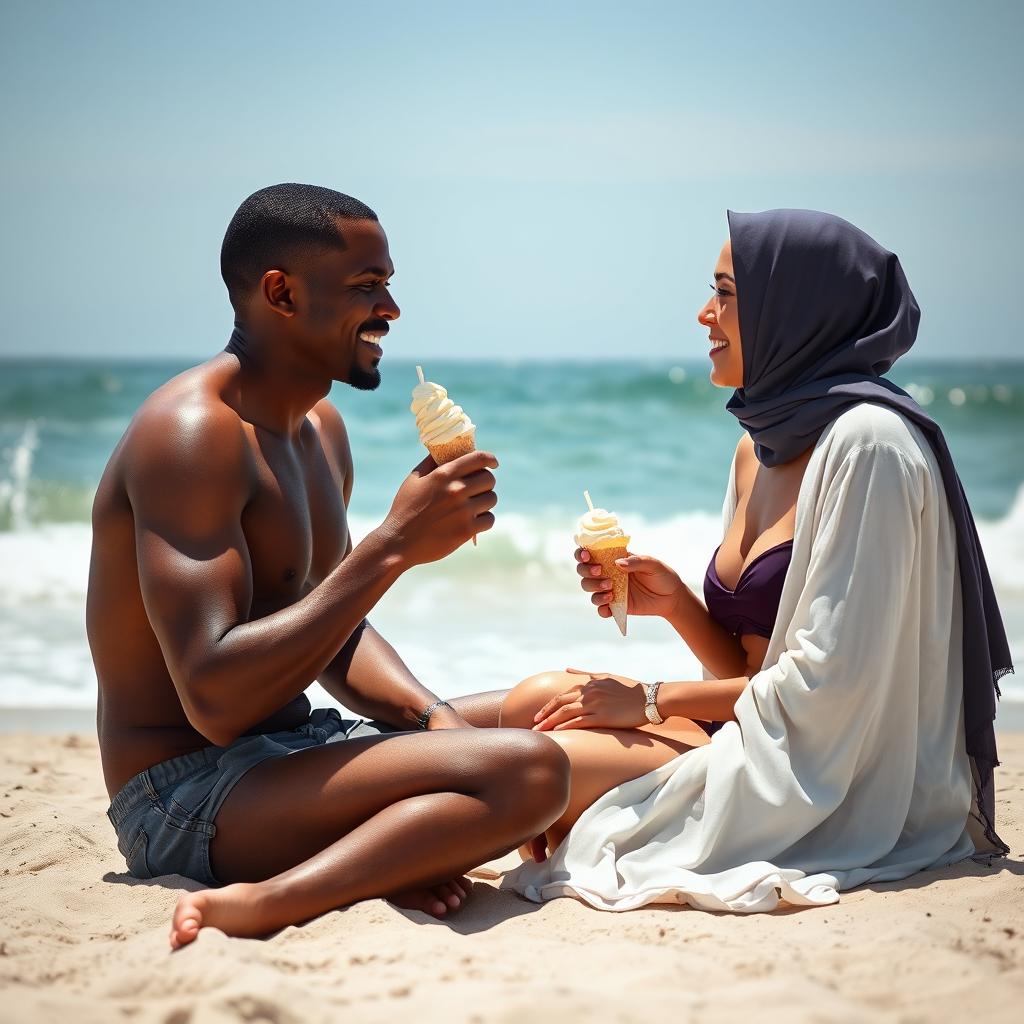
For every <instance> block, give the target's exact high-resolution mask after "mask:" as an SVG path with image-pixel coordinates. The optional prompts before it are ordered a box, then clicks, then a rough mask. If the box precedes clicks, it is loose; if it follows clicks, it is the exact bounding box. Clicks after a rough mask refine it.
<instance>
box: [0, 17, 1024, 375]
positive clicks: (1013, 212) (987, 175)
mask: <svg viewBox="0 0 1024 1024" xmlns="http://www.w3.org/2000/svg"><path fill="white" fill-rule="evenodd" d="M1022 46H1024V4H1020V3H1018V2H1015V0H1005V2H982V0H978V2H972V3H970V4H967V3H963V2H956V3H947V2H944V0H935V2H924V0H922V2H900V0H885V2H877V0H861V2H859V3H857V4H839V3H821V2H820V0H819V2H816V3H808V2H791V0H773V2H772V3H765V2H745V0H733V2H730V3H728V4H725V3H715V2H712V0H708V2H703V3H700V4H697V3H690V2H680V0H677V2H674V3H672V2H665V3H654V2H643V0H634V2H631V3H629V4H626V3H621V2H620V3H604V2H600V0H596V2H589V3H583V2H577V3H561V2H558V0H546V2H541V3H534V2H532V0H517V2H516V3H515V4H508V5H497V4H481V3H455V2H444V0H438V2H432V3H414V2H405V0H389V2H388V3H387V4H367V3H360V4H351V3H343V2H338V3H309V2H302V0H294V2H292V3H290V4H287V5H281V4H279V3H262V2H239V3H235V2H211V0H204V2H192V0H179V2H177V3H174V4H167V3H166V2H160V3H153V2H149V0H131V2H125V3H112V2H103V0H93V2H91V3H88V4H85V3H61V2H53V0H39V2H34V3H14V2H13V0H0V89H2V95H3V96H4V97H5V103H4V104H3V109H2V110H0V132H2V139H3V145H2V147H0V186H2V187H0V218H2V223H3V233H2V242H0V246H2V248H0V303H2V309H3V311H4V316H3V320H2V324H0V356H36V357H38V356H51V355H53V356H58V355H62V356H90V357H104V358H108V357H115V356H131V357H135V358H174V359H179V358H180V359H192V358H200V357H204V356H206V355H209V354H212V353H213V352H215V351H217V350H218V349H219V348H221V347H222V346H223V344H224V342H225V341H226V339H227V336H228V334H229V332H230V328H231V310H230V307H229V305H228V303H227V298H226V293H225V291H224V288H223V284H222V282H221V280H220V276H219V263H218V257H219V250H220V243H221V239H222V237H223V233H224V229H225V227H226V226H227V223H228V221H229V220H230V218H231V216H232V214H233V213H234V210H235V209H236V207H237V206H238V204H239V203H240V202H241V201H242V200H243V199H244V198H245V197H246V196H247V195H248V194H250V193H251V192H253V191H255V190H256V189H258V188H261V187H263V186H265V185H269V184H273V183H275V182H278V181H308V182H314V183H316V184H321V185H327V186H330V187H332V188H337V189H339V190H340V191H343V192H348V193H350V194H352V195H355V196H357V197H358V198H360V199H362V200H363V201H364V202H366V203H368V204H369V205H370V206H372V207H373V208H374V209H375V210H376V211H377V213H378V215H379V216H380V219H381V222H382V224H383V226H384V228H385V230H386V231H387V233H388V237H389V240H390V245H391V254H392V257H393V259H394V262H395V265H396V268H397V274H396V276H395V279H394V286H393V293H394V295H395V297H396V299H397V300H398V302H399V304H400V305H401V307H402V311H403V312H402V319H401V321H400V322H399V324H397V325H396V327H395V329H394V330H393V331H392V334H391V344H390V345H389V351H390V352H391V353H394V354H395V355H396V356H398V357H401V358H416V359H423V358H428V357H431V356H434V357H442V356H443V357H450V358H484V357H486V358H499V359H507V360H519V359H525V358H558V359H565V358H571V359H617V358H618V359H621V358H632V357H635V356H637V355H642V356H644V357H646V358H652V359H680V360H681V359H685V358H692V357H702V356H703V354H704V352H705V349H706V341H705V335H706V331H703V330H702V329H701V328H700V327H699V326H698V325H697V323H696V320H695V313H696V310H697V309H698V308H699V307H700V306H701V305H702V304H703V303H704V301H705V299H706V296H707V293H708V287H707V282H708V280H709V279H710V274H711V272H712V270H713V267H714V262H715V259H716V257H717V254H718V250H719V248H720V246H721V243H722V242H723V241H724V239H725V234H726V220H725V212H726V210H727V209H736V210H758V209H769V208H773V207H807V208H812V209H823V210H828V211H830V212H832V213H836V214H839V215H840V216H843V217H846V218H847V219H849V220H852V221H853V222H854V223H856V224H857V225H858V226H860V227H862V228H864V230H866V231H867V232H868V233H869V234H871V235H873V236H874V237H875V238H877V239H878V240H879V241H880V242H881V243H882V244H883V245H885V246H887V247H888V248H890V249H892V250H894V251H895V252H897V253H898V254H899V256H900V258H901V261H902V263H903V265H904V268H905V270H906V272H907V276H908V278H909V280H910V282H911V285H912V287H913V288H914V291H915V293H916V295H917V297H918V300H919V302H920V304H921V306H922V309H923V320H922V326H921V333H920V335H919V341H918V345H917V348H916V349H915V353H916V354H917V355H918V356H925V357H956V358H966V359H977V358H987V357H1008V356H1010V357H1017V356H1019V355H1020V354H1021V353H1022V352H1024V344H1022V336H1021V335H1022V332H1021V330H1020V327H1019V326H1018V323H1017V317H1016V315H1015V314H1014V312H1013V302H1014V300H1015V297H1016V296H1017V295H1018V294H1019V293H1020V284H1019V280H1020V275H1021V270H1022V265H1021V264H1022V258H1021V247H1020V242H1019V240H1020V239H1021V238H1024V199H1022V195H1021V192H1022V190H1021V181H1022V178H1024V173H1022V172H1024V114H1022V111H1021V100H1020V97H1021V96H1022V95H1024V71H1022V67H1024V64H1022V61H1021V59H1020V53H1021V51H1022Z"/></svg>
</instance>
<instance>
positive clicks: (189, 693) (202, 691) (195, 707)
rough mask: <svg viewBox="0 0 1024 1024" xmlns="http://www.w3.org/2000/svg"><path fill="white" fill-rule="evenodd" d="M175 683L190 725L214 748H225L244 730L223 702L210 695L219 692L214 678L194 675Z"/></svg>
mask: <svg viewBox="0 0 1024 1024" xmlns="http://www.w3.org/2000/svg"><path fill="white" fill-rule="evenodd" d="M176 684H177V685H176V687H175V688H176V689H177V691H178V696H179V699H180V700H181V706H182V709H183V710H184V712H185V717H186V718H188V721H189V725H191V726H192V728H193V729H195V730H196V732H198V733H199V734H200V735H201V736H203V737H205V738H206V739H208V740H209V741H210V742H211V743H212V744H213V745H214V746H215V747H226V746H228V745H230V744H231V743H234V741H235V740H237V739H238V737H239V736H241V735H242V733H243V732H245V727H244V726H242V725H241V724H240V723H238V722H237V721H233V720H232V719H231V718H230V717H229V715H228V714H227V713H226V709H225V708H224V707H223V706H222V705H221V704H220V702H218V701H216V700H214V699H212V698H211V696H210V695H211V693H213V692H216V684H215V683H214V682H213V681H212V680H210V679H204V678H203V677H201V676H195V675H191V676H190V677H189V679H188V680H187V681H183V682H182V683H177V681H176Z"/></svg>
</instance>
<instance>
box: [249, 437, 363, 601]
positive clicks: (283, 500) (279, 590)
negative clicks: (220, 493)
mask: <svg viewBox="0 0 1024 1024" xmlns="http://www.w3.org/2000/svg"><path fill="white" fill-rule="evenodd" d="M256 449H257V450H256V451H255V452H254V456H255V457H254V469H255V479H254V486H253V491H252V494H251V496H250V499H249V501H248V503H247V504H246V507H245V511H244V512H243V514H242V529H243V532H244V534H245V539H246V544H247V546H248V552H247V553H246V554H247V555H248V558H249V561H250V569H251V574H252V584H253V608H252V611H251V615H253V616H256V615H263V614H267V613H268V612H269V611H271V610H274V609H275V608H280V607H284V606H285V605H287V604H290V603H292V602H293V601H295V600H297V599H298V598H299V597H301V596H302V594H303V593H304V592H305V591H306V590H307V589H308V588H309V587H311V586H315V585H316V584H317V583H319V582H320V581H321V580H322V579H323V578H324V577H325V576H326V575H328V573H330V572H331V570H332V569H334V567H335V566H336V565H337V564H338V563H339V562H340V561H341V560H342V558H344V556H345V551H346V548H347V545H348V537H349V533H348V521H347V517H346V514H345V502H344V498H343V494H344V484H345V481H344V479H343V476H342V472H341V469H340V468H339V466H338V465H337V464H336V463H335V462H334V460H333V459H332V458H331V457H330V456H329V454H328V453H327V452H325V451H324V450H323V448H322V447H321V446H320V444H319V443H317V444H315V445H307V446H305V447H303V446H288V445H283V444H271V443H266V442H264V443H263V444H262V445H259V444H258V445H257V446H256Z"/></svg>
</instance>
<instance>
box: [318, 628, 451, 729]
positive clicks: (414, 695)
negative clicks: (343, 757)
mask: <svg viewBox="0 0 1024 1024" xmlns="http://www.w3.org/2000/svg"><path fill="white" fill-rule="evenodd" d="M318 678H319V681H320V685H321V686H322V687H323V688H324V689H325V690H326V691H327V692H328V693H329V694H330V695H331V696H332V697H334V699H335V700H338V701H340V702H341V703H342V704H344V705H345V707H346V708H349V709H350V710H352V711H355V712H356V713H357V714H360V715H365V716H366V717H367V718H375V719H377V720H379V721H382V722H387V723H388V724H390V725H395V726H398V727H399V728H403V729H415V728H416V727H417V725H418V722H419V717H420V715H421V714H422V713H423V710H424V708H426V707H427V706H428V705H430V704H433V703H434V701H436V700H437V697H436V696H435V695H434V694H433V693H431V692H430V691H429V690H428V689H427V688H426V687H425V686H423V684H422V683H420V682H419V681H418V680H417V679H416V677H415V676H414V675H413V674H412V672H410V671H409V668H408V667H407V666H406V664H405V662H403V661H402V659H401V658H400V657H399V656H398V652H397V651H396V650H395V649H394V648H393V647H392V646H391V644H389V643H388V642H387V640H385V639H384V638H383V637H382V636H381V635H380V634H379V633H378V632H377V631H376V630H375V629H374V628H373V626H371V625H370V623H369V622H363V623H361V624H360V625H359V626H357V627H356V630H355V632H354V633H353V634H352V636H351V637H350V638H349V639H348V642H347V643H346V644H345V646H344V647H342V649H341V650H340V651H339V652H338V655H337V657H336V658H334V660H333V661H332V662H331V663H330V665H328V666H327V668H326V669H325V670H324V671H323V672H322V673H321V674H320V675H319V677H318Z"/></svg>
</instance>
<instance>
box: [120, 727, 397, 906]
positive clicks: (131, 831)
mask: <svg viewBox="0 0 1024 1024" xmlns="http://www.w3.org/2000/svg"><path fill="white" fill-rule="evenodd" d="M398 731H399V730H398V729H395V728H394V727H393V726H390V725H387V724H385V723H384V722H367V721H364V720H362V719H351V718H342V717H341V715H340V714H339V713H338V712H337V711H336V710H335V709H334V708H317V709H316V710H314V711H313V712H312V713H311V714H310V716H309V719H308V721H306V723H305V724H303V725H300V726H299V727H298V728H297V729H288V730H286V731H284V732H271V733H260V734H258V735H255V736H240V737H239V738H238V739H237V740H235V742H234V743H232V744H230V745H229V746H227V747H204V748H203V749H202V750H195V751H193V752H192V753H191V754H182V755H181V756H180V757H172V758H171V759H170V760H168V761H161V762H160V763H159V764H155V765H153V767H152V768H147V769H146V770H145V771H144V772H139V774H138V775H136V776H135V777H134V778H132V779H129V780H128V782H126V783H125V784H124V786H123V787H122V788H121V790H120V792H119V793H118V794H117V796H115V797H114V799H113V801H112V802H111V804H110V807H109V809H108V810H107V817H108V818H109V819H110V823H111V824H112V825H113V826H114V831H115V832H116V833H117V848H118V850H120V851H121V855H122V856H123V857H124V859H125V863H126V864H127V865H128V871H129V873H130V874H131V875H133V876H134V877H135V878H155V877H156V876H157V875H184V876H185V877H186V878H193V879H195V880H196V881H197V882H201V883H202V884H203V885H207V886H217V885H221V884H222V883H221V882H220V881H219V880H218V879H217V878H216V877H214V874H213V871H212V870H211V869H210V840H211V839H213V837H214V836H215V835H216V834H217V826H216V825H215V824H214V822H215V820H216V818H217V812H218V811H219V810H220V809H221V807H222V806H223V804H224V801H225V800H226V799H227V796H228V794H229V793H230V792H231V790H232V789H233V788H234V785H235V783H236V782H238V780H239V779H240V778H241V777H242V776H243V775H244V774H245V773H246V772H247V771H248V770H249V769H250V768H253V767H255V766H256V765H258V764H259V763H260V762H261V761H266V760H269V759H270V758H272V757H285V756H287V755H288V754H294V753H295V752H296V751H298V750H307V749H309V748H310V747H318V746H321V745H322V744H324V743H338V742H341V741H343V740H349V739H356V738H359V737H362V736H381V735H384V734H386V733H393V732H398Z"/></svg>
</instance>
